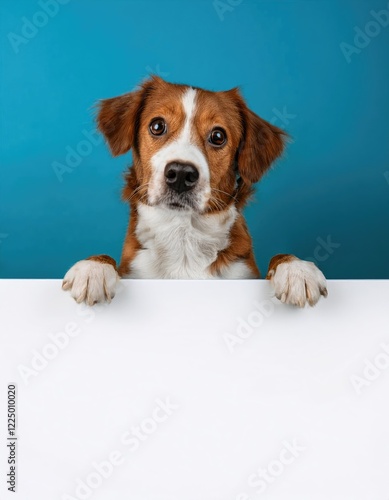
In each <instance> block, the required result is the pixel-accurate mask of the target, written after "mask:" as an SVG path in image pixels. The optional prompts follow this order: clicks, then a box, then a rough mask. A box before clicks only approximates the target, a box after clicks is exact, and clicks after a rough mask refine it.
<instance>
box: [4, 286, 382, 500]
mask: <svg viewBox="0 0 389 500" xmlns="http://www.w3.org/2000/svg"><path fill="white" fill-rule="evenodd" d="M328 289H329V297H328V298H327V299H325V300H324V299H323V300H321V301H320V302H319V304H318V305H317V306H316V307H315V308H306V309H303V310H301V309H295V308H292V307H289V306H285V305H283V304H280V303H278V302H277V301H276V300H275V299H272V296H271V289H270V285H269V283H267V282H263V281H255V280H253V281H152V280H150V281H142V280H139V281H132V280H126V281H123V282H122V284H121V286H120V289H119V292H118V294H117V296H116V298H115V299H114V301H113V302H112V303H111V304H110V305H107V306H95V307H94V308H87V307H86V306H78V305H77V304H75V303H74V301H73V300H72V299H71V298H70V296H69V295H68V294H66V293H64V292H62V291H61V287H60V281H57V280H52V281H49V280H31V281H28V280H9V281H6V280H3V281H1V282H0V308H1V335H0V347H1V359H0V361H1V368H0V370H1V371H0V376H1V397H0V421H1V429H0V447H1V448H0V449H1V453H0V460H1V463H0V466H1V470H2V471H3V474H2V475H1V479H0V480H1V484H0V497H1V498H2V499H7V498H18V499H22V500H35V499H36V500H56V499H58V500H75V499H77V500H78V499H83V500H85V499H89V498H91V499H93V500H130V499H131V500H256V499H261V498H264V499H267V500H388V499H389V482H388V479H389V281H330V282H329V287H328ZM9 384H15V385H16V386H17V404H16V409H17V416H18V419H17V431H16V435H17V446H16V457H17V466H16V467H17V468H16V475H17V486H16V494H15V493H11V492H10V491H8V489H7V488H8V486H9V484H7V478H6V476H5V474H4V471H6V472H9V467H10V465H9V464H8V463H7V461H8V458H9V447H7V443H9V441H10V440H7V437H9V436H8V434H7V432H8V431H7V386H8V385H9Z"/></svg>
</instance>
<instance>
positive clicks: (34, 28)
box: [7, 0, 70, 54]
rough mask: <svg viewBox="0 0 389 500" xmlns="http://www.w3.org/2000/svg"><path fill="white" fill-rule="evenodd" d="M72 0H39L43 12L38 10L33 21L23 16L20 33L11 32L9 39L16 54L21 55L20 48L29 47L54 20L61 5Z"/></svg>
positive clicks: (32, 18)
mask: <svg viewBox="0 0 389 500" xmlns="http://www.w3.org/2000/svg"><path fill="white" fill-rule="evenodd" d="M69 2H70V0H39V2H38V5H39V7H40V8H41V9H42V10H37V11H36V12H35V13H34V14H33V16H32V17H31V19H28V18H27V17H26V16H23V17H22V19H21V21H22V27H21V30H20V33H19V34H18V33H14V32H13V31H11V32H10V33H8V35H7V38H8V40H9V43H10V44H11V47H12V49H13V51H14V52H15V54H19V52H20V47H21V46H22V45H27V44H28V43H29V42H30V40H32V39H33V38H35V37H36V35H37V34H38V32H39V30H40V29H41V28H44V27H45V26H46V25H47V24H48V22H49V21H50V19H53V17H55V16H56V15H57V14H58V12H59V11H60V6H61V5H66V4H67V3H69Z"/></svg>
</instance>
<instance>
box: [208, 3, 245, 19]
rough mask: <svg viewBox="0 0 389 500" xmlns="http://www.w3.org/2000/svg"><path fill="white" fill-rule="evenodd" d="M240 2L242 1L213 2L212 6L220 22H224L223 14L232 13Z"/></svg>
mask: <svg viewBox="0 0 389 500" xmlns="http://www.w3.org/2000/svg"><path fill="white" fill-rule="evenodd" d="M242 2H243V0H214V1H213V3H212V5H213V8H214V9H215V11H216V14H217V15H218V17H219V19H220V21H224V14H225V13H226V12H233V11H234V10H235V7H238V5H240V4H241V3H242Z"/></svg>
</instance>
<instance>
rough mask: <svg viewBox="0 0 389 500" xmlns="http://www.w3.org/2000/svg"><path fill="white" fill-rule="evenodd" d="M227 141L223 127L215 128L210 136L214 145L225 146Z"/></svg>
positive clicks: (210, 140)
mask: <svg viewBox="0 0 389 500" xmlns="http://www.w3.org/2000/svg"><path fill="white" fill-rule="evenodd" d="M226 141H227V136H226V133H225V132H224V130H223V129H222V128H214V129H213V130H212V132H211V135H210V136H209V142H210V143H211V144H212V145H213V146H223V144H225V142H226Z"/></svg>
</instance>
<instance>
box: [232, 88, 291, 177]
mask: <svg viewBox="0 0 389 500" xmlns="http://www.w3.org/2000/svg"><path fill="white" fill-rule="evenodd" d="M230 92H234V98H235V102H236V103H237V104H238V107H239V112H240V115H241V120H242V140H241V144H240V146H239V151H238V157H237V160H238V170H239V175H240V176H241V178H242V179H243V181H244V182H245V183H246V184H248V185H251V184H254V183H255V182H258V181H259V179H260V178H261V177H262V176H263V174H264V173H265V172H266V171H267V170H268V169H269V168H270V166H271V164H272V163H273V162H274V161H275V160H276V159H277V158H278V157H279V156H281V154H282V152H283V150H284V142H285V139H286V138H287V134H286V132H284V131H283V130H281V129H280V128H278V127H276V126H274V125H272V124H271V123H269V122H267V121H266V120H263V119H262V118H261V117H259V116H258V115H256V114H255V113H253V112H252V111H251V110H250V109H249V108H248V107H247V106H246V103H245V102H244V99H243V98H242V97H241V95H240V93H239V91H238V90H237V89H233V90H232V91H230Z"/></svg>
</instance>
